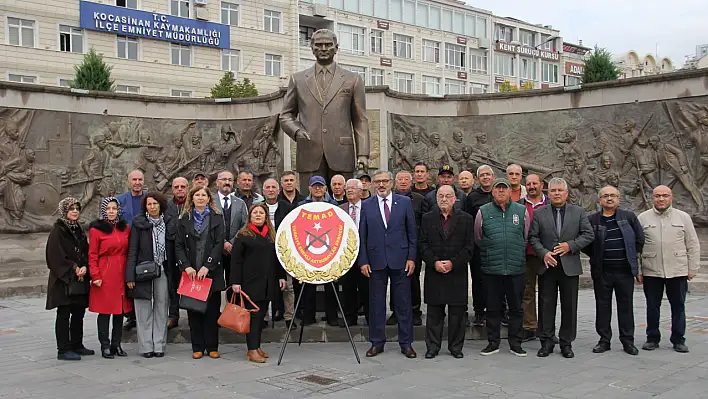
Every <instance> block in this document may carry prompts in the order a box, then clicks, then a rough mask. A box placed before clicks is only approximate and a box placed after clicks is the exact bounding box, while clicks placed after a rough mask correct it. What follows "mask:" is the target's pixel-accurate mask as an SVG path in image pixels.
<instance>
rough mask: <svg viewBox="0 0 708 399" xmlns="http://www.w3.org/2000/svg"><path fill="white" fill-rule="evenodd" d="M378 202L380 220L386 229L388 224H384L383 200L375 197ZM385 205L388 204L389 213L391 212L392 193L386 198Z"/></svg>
mask: <svg viewBox="0 0 708 399" xmlns="http://www.w3.org/2000/svg"><path fill="white" fill-rule="evenodd" d="M376 198H377V199H378V201H379V211H381V220H383V224H384V227H386V228H388V223H386V212H384V201H383V200H384V199H383V198H381V197H380V196H378V195H377V196H376ZM386 204H388V210H389V212H393V193H389V194H388V196H387V197H386Z"/></svg>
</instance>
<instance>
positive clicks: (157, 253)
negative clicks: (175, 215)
mask: <svg viewBox="0 0 708 399" xmlns="http://www.w3.org/2000/svg"><path fill="white" fill-rule="evenodd" d="M145 217H146V218H147V220H148V222H150V224H152V238H153V258H154V260H155V263H156V264H158V265H162V263H163V262H164V261H165V259H166V257H167V256H166V253H167V249H166V246H165V232H166V228H165V218H164V217H163V215H160V216H159V217H157V218H153V217H152V216H150V214H149V213H147V212H145Z"/></svg>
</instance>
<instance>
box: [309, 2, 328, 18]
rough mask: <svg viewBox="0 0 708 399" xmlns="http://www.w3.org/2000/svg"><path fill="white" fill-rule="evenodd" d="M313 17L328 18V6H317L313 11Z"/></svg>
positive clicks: (318, 4)
mask: <svg viewBox="0 0 708 399" xmlns="http://www.w3.org/2000/svg"><path fill="white" fill-rule="evenodd" d="M312 15H314V16H316V17H326V16H327V4H320V3H317V4H315V7H314V9H313V11H312Z"/></svg>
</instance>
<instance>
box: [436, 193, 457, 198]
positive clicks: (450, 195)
mask: <svg viewBox="0 0 708 399" xmlns="http://www.w3.org/2000/svg"><path fill="white" fill-rule="evenodd" d="M438 198H445V199H453V198H455V195H454V194H446V195H438Z"/></svg>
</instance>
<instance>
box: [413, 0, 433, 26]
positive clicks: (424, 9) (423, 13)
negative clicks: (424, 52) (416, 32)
mask: <svg viewBox="0 0 708 399" xmlns="http://www.w3.org/2000/svg"><path fill="white" fill-rule="evenodd" d="M428 7H429V6H428V4H425V3H423V2H422V1H421V2H420V3H418V16H417V17H416V19H417V20H418V26H423V27H426V28H427V27H428V25H430V18H429V15H428Z"/></svg>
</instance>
